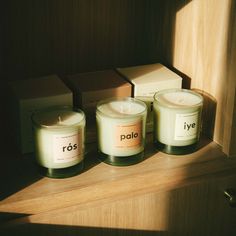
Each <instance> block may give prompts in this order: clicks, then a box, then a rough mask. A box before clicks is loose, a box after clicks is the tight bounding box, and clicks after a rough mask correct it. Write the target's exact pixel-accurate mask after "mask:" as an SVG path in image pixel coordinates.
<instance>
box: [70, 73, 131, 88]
mask: <svg viewBox="0 0 236 236" xmlns="http://www.w3.org/2000/svg"><path fill="white" fill-rule="evenodd" d="M66 80H67V82H68V83H69V86H71V87H72V88H73V89H75V90H79V91H81V92H85V91H96V90H105V89H110V88H119V87H131V85H130V84H129V83H128V82H127V81H126V80H125V79H124V78H122V76H120V75H119V74H118V73H117V72H116V71H114V70H104V71H95V72H87V73H80V74H76V75H70V76H67V78H66Z"/></svg>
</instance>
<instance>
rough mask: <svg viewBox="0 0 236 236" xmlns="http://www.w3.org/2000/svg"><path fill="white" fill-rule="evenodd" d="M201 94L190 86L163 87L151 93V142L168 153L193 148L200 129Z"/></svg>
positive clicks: (185, 152)
mask: <svg viewBox="0 0 236 236" xmlns="http://www.w3.org/2000/svg"><path fill="white" fill-rule="evenodd" d="M202 106H203V97H202V96H201V95H200V94H198V93H196V92H194V91H191V90H186V89H167V90H162V91H160V92H157V93H156V94H155V95H154V105H153V109H154V143H155V144H156V146H157V148H158V149H159V150H161V151H163V152H166V153H169V154H177V155H178V154H179V155H180V154H187V153H190V152H192V151H194V150H195V148H196V145H197V142H198V140H199V134H200V129H201V113H202Z"/></svg>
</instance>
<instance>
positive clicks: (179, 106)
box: [153, 88, 203, 109]
mask: <svg viewBox="0 0 236 236" xmlns="http://www.w3.org/2000/svg"><path fill="white" fill-rule="evenodd" d="M173 92H183V93H188V94H191V95H193V96H196V97H198V98H199V99H200V101H199V102H198V103H196V104H187V105H186V104H168V103H166V102H164V101H161V99H160V97H159V95H162V94H168V93H173ZM153 98H154V102H157V103H158V104H159V105H161V106H164V107H169V108H181V109H182V108H190V107H199V106H202V105H203V96H202V95H201V94H199V93H197V92H195V91H194V90H190V89H182V88H179V89H178V88H172V89H164V90H160V91H158V92H156V93H155V94H154V96H153Z"/></svg>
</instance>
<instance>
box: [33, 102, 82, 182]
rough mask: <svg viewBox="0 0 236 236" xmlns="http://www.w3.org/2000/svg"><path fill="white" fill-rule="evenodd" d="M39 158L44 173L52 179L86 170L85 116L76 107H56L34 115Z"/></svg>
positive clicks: (41, 170) (36, 150)
mask: <svg viewBox="0 0 236 236" xmlns="http://www.w3.org/2000/svg"><path fill="white" fill-rule="evenodd" d="M32 121H33V127H34V143H35V157H36V162H37V164H38V166H39V170H40V173H41V174H43V175H46V176H48V177H52V178H64V177H69V176H73V175H76V174H78V173H79V172H80V171H81V170H82V169H83V159H84V139H85V137H84V133H85V115H84V113H83V111H81V110H79V109H76V110H73V108H72V107H68V106H65V107H53V108H49V109H46V110H43V111H39V112H36V113H34V114H33V116H32Z"/></svg>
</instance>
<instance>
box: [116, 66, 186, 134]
mask: <svg viewBox="0 0 236 236" xmlns="http://www.w3.org/2000/svg"><path fill="white" fill-rule="evenodd" d="M116 70H117V71H118V73H119V74H121V75H122V76H124V77H125V78H126V79H127V80H128V81H129V82H130V83H131V84H132V85H133V89H132V92H133V96H134V97H135V98H138V99H140V100H142V101H144V102H145V103H146V104H147V106H148V117H147V132H152V129H153V118H152V117H153V114H152V103H153V96H154V94H155V93H156V92H158V91H160V90H163V89H169V88H181V87H182V78H181V77H180V76H179V75H177V74H176V73H174V72H173V71H171V70H170V69H168V68H167V67H165V66H163V65H162V64H160V63H155V64H149V65H140V66H133V67H124V68H116Z"/></svg>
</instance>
